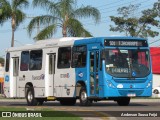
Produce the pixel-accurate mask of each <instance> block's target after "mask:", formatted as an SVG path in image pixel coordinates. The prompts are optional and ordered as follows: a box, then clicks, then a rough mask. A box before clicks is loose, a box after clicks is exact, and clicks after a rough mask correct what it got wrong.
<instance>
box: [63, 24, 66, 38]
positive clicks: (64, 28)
mask: <svg viewBox="0 0 160 120" xmlns="http://www.w3.org/2000/svg"><path fill="white" fill-rule="evenodd" d="M62 34H63V37H67V27H66V25H65V23H64V24H63V27H62Z"/></svg>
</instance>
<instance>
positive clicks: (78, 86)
mask: <svg viewBox="0 0 160 120" xmlns="http://www.w3.org/2000/svg"><path fill="white" fill-rule="evenodd" d="M81 87H86V85H85V82H84V81H78V82H77V83H76V97H77V98H79V93H80V90H81Z"/></svg>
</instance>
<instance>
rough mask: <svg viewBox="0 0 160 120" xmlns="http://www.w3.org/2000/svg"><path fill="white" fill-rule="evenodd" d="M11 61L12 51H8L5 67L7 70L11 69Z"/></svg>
mask: <svg viewBox="0 0 160 120" xmlns="http://www.w3.org/2000/svg"><path fill="white" fill-rule="evenodd" d="M9 63H10V53H7V54H6V67H5V71H6V72H8V71H9Z"/></svg>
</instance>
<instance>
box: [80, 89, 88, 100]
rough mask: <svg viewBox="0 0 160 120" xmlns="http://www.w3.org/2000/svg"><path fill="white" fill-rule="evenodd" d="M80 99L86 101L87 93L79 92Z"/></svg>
mask: <svg viewBox="0 0 160 120" xmlns="http://www.w3.org/2000/svg"><path fill="white" fill-rule="evenodd" d="M81 100H82V101H86V100H87V94H86V92H85V91H83V92H82V93H81Z"/></svg>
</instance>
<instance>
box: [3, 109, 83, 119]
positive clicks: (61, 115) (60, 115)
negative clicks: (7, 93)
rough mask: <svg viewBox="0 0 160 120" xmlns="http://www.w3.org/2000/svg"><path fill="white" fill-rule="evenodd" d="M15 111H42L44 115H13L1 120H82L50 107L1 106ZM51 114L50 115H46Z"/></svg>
mask: <svg viewBox="0 0 160 120" xmlns="http://www.w3.org/2000/svg"><path fill="white" fill-rule="evenodd" d="M7 111H8V112H12V113H13V112H15V113H17V112H18V113H24V114H27V116H28V112H29V113H41V115H42V117H12V118H4V117H1V118H0V120H10V119H11V120H82V119H81V118H80V117H78V116H76V115H73V114H71V113H68V112H64V111H54V110H52V109H50V108H40V107H39V108H32V107H8V106H6V107H0V113H1V112H7ZM46 116H49V117H46Z"/></svg>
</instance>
